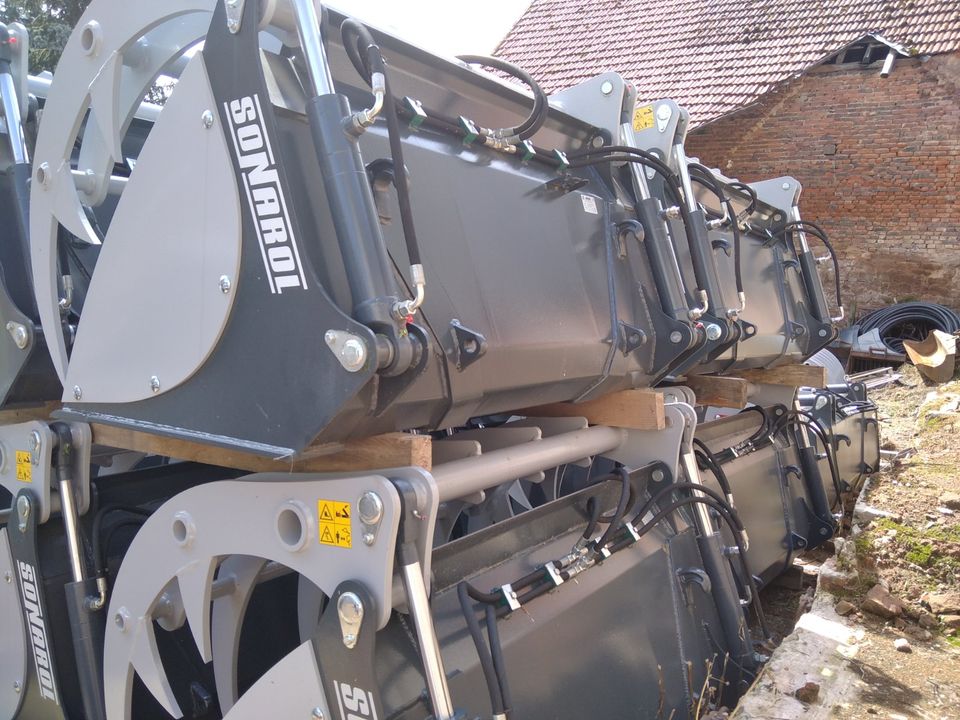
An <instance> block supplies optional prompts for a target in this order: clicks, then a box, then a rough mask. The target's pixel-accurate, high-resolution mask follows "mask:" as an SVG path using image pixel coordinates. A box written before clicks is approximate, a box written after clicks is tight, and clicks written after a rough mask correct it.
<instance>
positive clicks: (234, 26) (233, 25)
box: [227, 18, 240, 33]
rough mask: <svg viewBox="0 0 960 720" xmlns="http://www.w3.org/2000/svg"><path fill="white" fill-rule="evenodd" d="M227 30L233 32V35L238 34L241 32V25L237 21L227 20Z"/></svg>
mask: <svg viewBox="0 0 960 720" xmlns="http://www.w3.org/2000/svg"><path fill="white" fill-rule="evenodd" d="M227 30H229V31H230V32H232V33H237V32H239V31H240V23H238V22H237V21H236V20H234V19H232V18H231V19H230V20H227Z"/></svg>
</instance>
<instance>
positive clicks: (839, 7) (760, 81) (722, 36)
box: [496, 0, 960, 125]
mask: <svg viewBox="0 0 960 720" xmlns="http://www.w3.org/2000/svg"><path fill="white" fill-rule="evenodd" d="M868 34H872V35H877V36H881V37H882V38H883V39H885V40H887V41H889V42H890V43H894V44H897V45H900V46H903V47H904V48H906V50H907V51H908V52H910V53H911V54H920V55H934V54H938V53H947V52H953V51H955V50H958V49H960V2H958V1H957V0H533V2H532V3H531V5H530V7H529V8H528V9H527V11H526V13H524V15H523V16H522V17H521V18H520V20H519V21H517V24H516V25H515V26H514V27H513V29H512V30H511V31H510V32H509V33H508V35H507V36H506V38H504V40H503V41H502V42H501V43H500V46H499V47H498V48H497V51H496V54H497V55H499V56H501V57H504V58H506V59H508V60H510V61H511V62H514V63H517V64H518V65H520V66H522V67H523V68H524V69H526V70H527V71H529V72H530V73H531V74H532V75H533V76H534V77H535V78H537V80H538V81H539V82H540V83H541V84H542V85H543V88H544V89H545V90H546V91H547V92H555V91H557V90H561V89H563V88H565V87H569V86H571V85H575V84H577V83H579V82H582V81H583V80H586V79H588V78H590V77H593V76H594V75H597V74H599V73H601V72H605V71H608V70H614V71H616V72H619V73H620V74H621V75H623V76H624V77H625V78H627V79H628V80H630V81H632V82H634V83H636V85H637V86H638V88H639V94H640V99H641V100H655V99H658V98H664V97H669V98H672V99H674V100H676V101H677V102H679V103H680V104H681V105H683V106H685V107H686V108H687V109H689V110H690V115H691V120H692V123H693V124H694V125H699V124H702V123H705V122H709V121H710V120H714V119H716V118H718V117H720V116H721V115H725V114H727V113H729V112H733V111H734V110H737V109H739V108H741V107H745V106H747V105H749V104H751V103H752V102H754V101H755V100H756V99H757V98H758V97H760V96H761V95H763V94H765V93H767V92H769V91H770V90H772V89H773V88H774V87H776V86H777V85H778V84H780V83H782V82H783V81H785V80H787V79H789V78H791V77H794V76H796V75H798V74H800V73H802V72H804V71H805V70H806V69H808V68H809V67H811V66H813V65H816V64H817V63H819V62H821V61H823V60H824V59H826V58H827V57H829V56H830V55H832V54H833V53H835V52H836V51H837V50H839V49H841V48H843V47H845V46H846V45H849V44H850V43H852V42H856V41H857V40H859V39H861V38H862V37H864V36H865V35H868Z"/></svg>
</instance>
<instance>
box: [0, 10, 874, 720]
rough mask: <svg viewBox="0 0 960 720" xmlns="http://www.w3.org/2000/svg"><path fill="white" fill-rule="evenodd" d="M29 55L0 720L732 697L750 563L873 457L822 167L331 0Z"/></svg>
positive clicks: (11, 353)
mask: <svg viewBox="0 0 960 720" xmlns="http://www.w3.org/2000/svg"><path fill="white" fill-rule="evenodd" d="M28 45H29V38H28V35H27V32H26V30H25V29H24V28H23V27H22V26H19V25H11V26H9V27H6V28H0V96H2V101H3V102H2V105H3V114H4V121H5V122H4V127H3V133H4V134H3V135H2V137H0V170H2V172H0V217H2V218H3V223H2V224H0V233H2V237H0V266H2V268H0V280H2V286H0V319H2V323H3V327H2V328H0V330H3V329H5V332H0V406H2V411H0V421H2V424H0V495H2V497H0V501H2V507H3V508H4V510H3V512H2V515H0V521H2V525H0V566H2V570H3V573H4V578H5V580H6V582H5V583H0V628H2V632H0V638H2V643H3V647H2V653H3V658H4V659H3V660H2V661H0V718H37V719H42V720H47V719H50V720H61V719H65V718H71V719H73V718H85V719H86V720H128V719H130V718H136V720H150V719H152V718H168V717H175V718H179V717H186V718H194V719H200V718H220V717H223V718H229V719H230V720H241V719H243V718H258V719H260V718H265V717H282V718H305V719H306V718H313V719H314V720H361V719H367V718H370V719H375V720H388V719H389V720H399V719H401V718H404V719H409V720H414V719H424V718H433V719H435V720H451V719H453V718H464V719H466V718H478V717H479V718H494V719H496V720H502V719H504V718H510V717H512V718H515V719H516V720H521V719H522V720H537V719H540V718H542V719H544V720H545V719H547V718H576V717H605V718H662V719H663V720H668V719H670V718H673V719H674V720H680V718H699V717H702V716H703V715H704V714H706V713H707V712H708V711H710V710H711V709H715V708H719V707H721V706H726V707H732V706H733V705H734V704H735V703H736V702H737V699H738V697H739V696H740V695H741V694H742V693H743V692H744V690H745V689H746V688H747V687H748V686H749V685H750V683H751V682H752V680H753V678H754V677H755V676H756V674H757V672H758V669H759V667H760V666H761V664H762V663H763V661H764V659H765V656H764V652H765V650H764V648H765V647H766V642H767V640H768V639H769V637H768V636H769V632H768V630H767V627H766V623H765V621H764V617H763V609H762V607H761V605H760V602H759V595H758V593H759V591H760V590H761V589H762V588H763V586H764V585H766V584H767V583H769V582H770V581H771V580H773V579H774V578H775V577H776V576H777V575H778V574H779V573H781V572H782V571H783V570H784V569H785V568H787V567H789V566H790V565H791V563H792V561H793V559H794V558H795V557H796V556H797V555H798V554H799V553H802V552H804V551H805V550H808V549H810V548H813V547H816V546H818V545H820V544H822V543H824V542H826V541H828V540H829V539H830V538H831V537H833V535H834V533H836V532H837V530H838V522H839V519H840V516H841V513H842V507H843V500H844V498H845V497H847V496H849V495H850V494H852V493H856V492H857V490H858V488H859V486H860V485H861V483H862V481H863V479H864V478H865V476H867V475H869V474H870V473H871V472H873V471H874V470H875V469H876V468H877V465H878V462H879V428H878V425H877V415H876V409H875V407H874V406H873V405H872V404H871V403H870V401H869V400H868V399H867V397H866V395H865V390H864V387H863V385H862V384H857V383H852V384H851V383H848V382H846V381H845V379H844V378H843V377H842V376H841V377H839V378H830V379H829V380H828V378H827V373H826V370H825V369H824V368H822V367H819V366H817V365H811V364H803V363H804V361H805V360H807V359H808V358H809V357H810V356H811V355H813V354H814V353H816V352H817V351H818V350H820V349H821V348H823V347H825V346H826V345H827V344H829V343H830V342H831V341H832V340H833V339H834V337H835V334H836V331H835V329H834V323H835V321H837V320H839V319H841V318H842V316H843V310H842V306H841V304H840V297H839V281H837V286H836V288H835V289H834V288H832V287H831V290H830V292H829V293H825V292H824V289H823V287H822V285H821V281H820V277H819V275H818V269H817V268H818V264H819V263H821V262H824V261H829V260H830V259H831V257H832V256H833V251H832V248H831V247H830V244H829V241H828V239H827V236H826V234H825V233H824V231H823V229H821V228H820V227H819V226H817V225H816V224H814V223H812V222H810V221H808V220H805V219H802V218H801V216H800V212H799V209H798V201H799V196H800V191H801V188H800V185H799V183H798V182H797V181H796V180H795V179H793V178H791V177H779V178H774V179H770V180H765V181H762V182H752V183H744V182H740V181H737V180H735V179H732V178H728V177H725V176H724V175H723V174H721V173H720V172H718V171H717V170H713V169H710V168H707V167H704V166H703V165H701V164H700V163H698V162H697V161H696V160H695V159H691V158H688V157H687V156H686V154H685V152H684V139H685V136H686V133H687V129H688V113H687V112H686V111H685V110H684V109H683V108H682V107H680V106H678V105H677V104H676V103H674V102H672V101H670V100H660V101H657V102H653V103H649V104H643V103H639V104H638V102H637V97H638V88H636V87H634V86H632V85H630V84H629V83H627V82H625V81H624V80H623V79H622V78H621V77H620V76H618V75H616V74H614V73H607V74H604V75H601V76H599V77H596V78H594V79H592V80H589V81H587V82H585V83H583V84H581V85H578V86H576V87H572V88H569V89H567V90H564V91H562V92H558V93H556V94H554V95H551V96H549V97H547V96H546V95H545V94H544V93H543V92H542V91H541V89H540V88H539V86H538V85H537V83H536V82H535V80H534V79H533V78H531V77H530V76H529V75H528V74H527V73H525V72H524V71H523V70H521V69H519V68H516V67H514V66H513V65H510V64H509V63H505V62H503V61H501V60H498V59H495V58H485V57H476V56H465V57H463V58H459V59H450V58H443V57H438V56H436V55H433V54H431V53H429V52H426V51H424V50H422V49H420V48H417V47H415V46H413V45H410V44H408V43H406V42H404V41H403V40H401V39H398V38H396V37H393V36H391V35H389V34H387V33H383V32H380V31H378V30H376V29H375V28H369V27H367V26H365V25H364V24H361V23H359V22H357V21H356V20H353V19H350V18H347V17H344V16H343V15H341V14H339V13H337V12H335V11H333V10H329V9H327V8H324V7H322V6H321V4H320V3H319V2H315V1H314V0H165V1H164V2H151V1H149V0H93V2H92V3H91V4H90V6H89V9H88V10H87V11H86V12H85V13H84V15H83V17H82V19H81V20H80V23H79V24H78V26H77V27H76V28H75V30H74V32H73V34H72V36H71V37H70V39H69V41H68V42H67V45H66V49H65V51H64V54H63V57H62V59H61V61H60V64H59V67H58V69H57V71H56V73H55V74H54V75H53V76H52V78H51V77H50V76H39V77H33V76H30V75H29V73H28V68H27V64H26V62H25V58H26V57H27V51H28ZM490 71H493V72H490ZM505 76H512V77H513V78H515V80H516V81H517V82H514V81H512V80H511V81H507V80H505V79H504V77H505ZM158 88H160V89H161V90H159V91H158ZM158 92H160V94H163V95H165V98H166V99H165V102H164V103H163V104H162V105H158V104H153V103H151V102H148V101H147V98H149V97H156V96H157V94H158ZM639 94H640V95H641V96H642V94H643V90H642V88H640V89H639ZM819 248H825V251H826V253H827V255H826V256H825V257H819V258H818V257H817V256H816V254H815V250H816V251H818V252H819ZM834 264H835V258H834ZM834 290H836V292H834ZM834 295H836V297H834ZM707 417H711V418H716V417H719V419H713V420H710V421H706V418H707Z"/></svg>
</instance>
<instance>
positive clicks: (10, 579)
mask: <svg viewBox="0 0 960 720" xmlns="http://www.w3.org/2000/svg"><path fill="white" fill-rule="evenodd" d="M3 581H4V582H6V583H12V582H13V573H12V572H10V571H9V570H8V571H7V572H5V573H4V574H3Z"/></svg>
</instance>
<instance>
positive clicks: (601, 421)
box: [515, 389, 667, 430]
mask: <svg viewBox="0 0 960 720" xmlns="http://www.w3.org/2000/svg"><path fill="white" fill-rule="evenodd" d="M515 413H516V414H517V415H527V416H528V417H583V418H586V419H587V421H588V422H589V423H590V424H591V425H610V426H612V427H622V428H629V429H631V430H663V429H664V428H665V427H666V426H667V422H666V417H665V415H664V412H663V393H661V392H657V391H656V390H649V389H639V390H621V391H620V392H614V393H610V394H609V395H604V396H602V397H599V398H597V399H596V400H586V401H585V402H579V403H570V402H564V403H551V404H550V405H538V406H536V407H531V408H525V409H523V410H516V411H515Z"/></svg>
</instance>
